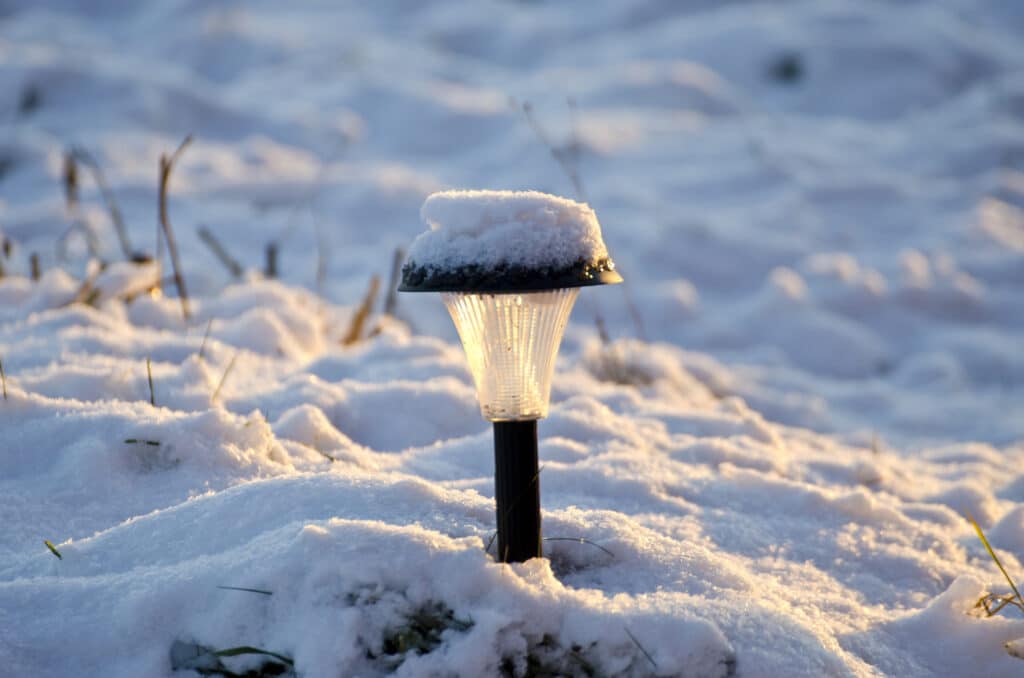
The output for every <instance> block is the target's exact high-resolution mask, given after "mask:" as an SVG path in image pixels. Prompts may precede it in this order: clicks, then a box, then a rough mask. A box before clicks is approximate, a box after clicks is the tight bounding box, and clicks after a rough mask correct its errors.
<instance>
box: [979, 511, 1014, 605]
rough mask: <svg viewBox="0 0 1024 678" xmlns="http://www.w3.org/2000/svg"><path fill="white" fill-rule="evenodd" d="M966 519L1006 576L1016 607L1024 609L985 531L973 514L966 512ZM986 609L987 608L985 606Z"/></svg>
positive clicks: (1011, 580)
mask: <svg viewBox="0 0 1024 678" xmlns="http://www.w3.org/2000/svg"><path fill="white" fill-rule="evenodd" d="M967 520H968V521H969V522H970V523H971V526H973V527H974V531H975V532H976V533H977V534H978V539H980V540H981V543H982V544H984V545H985V550H987V551H988V554H989V555H990V556H991V557H992V560H994V561H995V563H996V567H998V568H999V571H1000V572H1002V573H1003V576H1004V577H1006V581H1007V583H1008V584H1009V585H1010V588H1011V589H1012V590H1013V593H1014V595H1015V596H1016V597H1017V601H1018V602H1019V603H1020V604H1019V605H1018V607H1021V608H1022V609H1024V598H1022V597H1021V595H1020V591H1019V590H1017V585H1016V584H1015V583H1014V582H1013V579H1012V578H1011V577H1010V575H1009V573H1008V572H1007V571H1006V568H1005V567H1003V563H1002V562H1001V561H1000V560H999V556H997V555H996V552H995V550H994V549H993V548H992V545H991V544H989V543H988V538H987V537H985V533H984V532H982V531H981V526H980V525H978V521H976V520H975V519H974V516H972V515H971V514H970V513H968V514H967ZM1003 607H1005V605H1001V606H1000V607H999V608H998V610H1001V609H1002V608H1003ZM986 609H988V608H987V607H986ZM998 610H997V611H998ZM991 614H995V612H992V613H991ZM991 614H990V616H991Z"/></svg>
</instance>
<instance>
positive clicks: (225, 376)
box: [210, 351, 238, 401]
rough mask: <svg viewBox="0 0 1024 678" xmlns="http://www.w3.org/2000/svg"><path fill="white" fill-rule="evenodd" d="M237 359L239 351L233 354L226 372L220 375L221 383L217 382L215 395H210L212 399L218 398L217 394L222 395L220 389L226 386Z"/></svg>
mask: <svg viewBox="0 0 1024 678" xmlns="http://www.w3.org/2000/svg"><path fill="white" fill-rule="evenodd" d="M236 360H238V351H235V355H233V356H231V362H229V363H228V366H227V367H226V368H225V369H224V374H222V375H221V377H220V383H219V384H217V390H215V391H214V392H213V395H212V396H210V400H211V401H214V400H216V399H217V396H219V395H220V390H221V389H222V388H224V382H226V381H227V380H228V375H229V374H231V370H232V369H233V368H234V367H235V361H236Z"/></svg>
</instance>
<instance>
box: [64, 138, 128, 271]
mask: <svg viewBox="0 0 1024 678" xmlns="http://www.w3.org/2000/svg"><path fill="white" fill-rule="evenodd" d="M71 157H72V158H76V159H77V160H78V161H79V162H81V163H82V164H83V165H85V166H86V167H88V168H89V171H90V172H92V178H93V181H95V182H96V186H97V187H98V188H99V189H100V195H101V196H103V202H104V203H105V204H106V206H107V212H109V213H110V221H111V223H113V224H114V231H116V232H117V240H118V242H119V243H120V244H121V252H123V253H124V258H125V259H128V260H131V261H134V260H135V256H134V254H133V252H132V245H131V242H130V241H129V240H128V229H126V228H125V225H124V217H122V216H121V208H120V207H118V206H117V200H115V199H114V194H113V193H112V192H111V190H110V187H109V186H108V185H107V180H106V178H105V177H104V176H103V170H101V169H100V164H99V163H98V162H96V158H94V157H93V156H92V155H91V154H90V153H89V152H88V151H86V150H85V149H84V148H80V147H77V146H75V147H72V148H71Z"/></svg>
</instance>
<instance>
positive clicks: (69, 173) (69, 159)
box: [61, 151, 78, 212]
mask: <svg viewBox="0 0 1024 678" xmlns="http://www.w3.org/2000/svg"><path fill="white" fill-rule="evenodd" d="M61 178H62V179H63V181H64V202H65V203H66V204H67V208H68V211H69V212H74V211H75V209H76V208H77V207H78V163H77V162H76V161H75V154H74V151H66V152H65V153H64V171H63V172H62V174H61Z"/></svg>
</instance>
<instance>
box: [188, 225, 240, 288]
mask: <svg viewBox="0 0 1024 678" xmlns="http://www.w3.org/2000/svg"><path fill="white" fill-rule="evenodd" d="M199 239H200V240H202V241H203V244H205V245H206V246H207V247H209V248H210V251H211V252H213V254H214V256H216V257H217V259H218V260H219V261H220V263H222V264H224V268H226V269H228V271H229V272H230V273H231V275H232V276H233V277H235V278H241V277H242V274H243V273H244V272H245V270H244V269H243V268H242V265H241V264H239V263H238V260H237V259H235V258H234V257H232V256H231V255H230V254H228V251H227V250H226V249H224V245H222V244H221V242H220V240H217V236H215V235H214V234H213V233H211V232H210V230H209V229H208V228H206V227H205V226H200V227H199Z"/></svg>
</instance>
